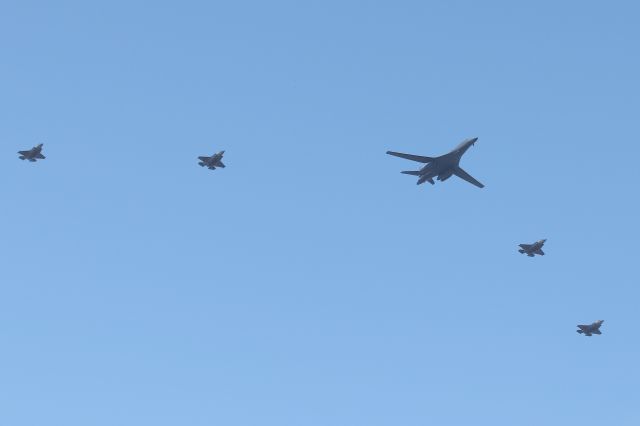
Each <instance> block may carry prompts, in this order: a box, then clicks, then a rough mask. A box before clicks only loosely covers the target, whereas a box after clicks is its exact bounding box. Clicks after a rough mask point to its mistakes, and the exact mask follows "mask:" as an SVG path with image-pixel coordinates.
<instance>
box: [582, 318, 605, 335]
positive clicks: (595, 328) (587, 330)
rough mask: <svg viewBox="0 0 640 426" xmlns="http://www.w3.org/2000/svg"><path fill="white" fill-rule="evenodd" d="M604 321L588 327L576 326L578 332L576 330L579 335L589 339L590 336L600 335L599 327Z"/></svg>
mask: <svg viewBox="0 0 640 426" xmlns="http://www.w3.org/2000/svg"><path fill="white" fill-rule="evenodd" d="M603 322H604V320H598V321H596V322H594V323H591V324H588V325H578V326H577V327H578V328H579V330H576V331H577V332H578V333H580V334H584V335H585V336H589V337H591V335H592V334H602V332H601V331H600V326H601V325H602V323H603Z"/></svg>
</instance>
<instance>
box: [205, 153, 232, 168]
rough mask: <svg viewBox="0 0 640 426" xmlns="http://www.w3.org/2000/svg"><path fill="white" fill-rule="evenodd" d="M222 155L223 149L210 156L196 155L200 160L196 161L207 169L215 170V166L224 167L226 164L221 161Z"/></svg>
mask: <svg viewBox="0 0 640 426" xmlns="http://www.w3.org/2000/svg"><path fill="white" fill-rule="evenodd" d="M223 156H224V151H220V152H218V153H216V154H213V155H212V156H211V157H198V160H200V162H199V163H198V164H199V165H200V166H201V167H205V166H206V167H207V168H208V169H209V170H215V169H216V167H221V168H223V169H224V168H225V167H226V166H225V165H224V163H223V162H222V157H223Z"/></svg>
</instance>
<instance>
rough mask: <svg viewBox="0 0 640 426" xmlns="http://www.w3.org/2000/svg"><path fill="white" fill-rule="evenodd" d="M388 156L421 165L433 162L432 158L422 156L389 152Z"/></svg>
mask: <svg viewBox="0 0 640 426" xmlns="http://www.w3.org/2000/svg"><path fill="white" fill-rule="evenodd" d="M387 154H389V155H393V156H394V157H400V158H404V159H406V160H411V161H417V162H419V163H430V162H432V161H433V158H432V157H424V156H422V155H413V154H403V153H401V152H394V151H387Z"/></svg>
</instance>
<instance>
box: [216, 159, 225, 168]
mask: <svg viewBox="0 0 640 426" xmlns="http://www.w3.org/2000/svg"><path fill="white" fill-rule="evenodd" d="M216 167H222V168H223V169H224V168H225V167H227V166H225V165H224V163H223V162H222V161H218V164H216Z"/></svg>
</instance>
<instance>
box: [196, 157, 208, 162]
mask: <svg viewBox="0 0 640 426" xmlns="http://www.w3.org/2000/svg"><path fill="white" fill-rule="evenodd" d="M209 158H211V157H198V160H200V161H207V160H209Z"/></svg>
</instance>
